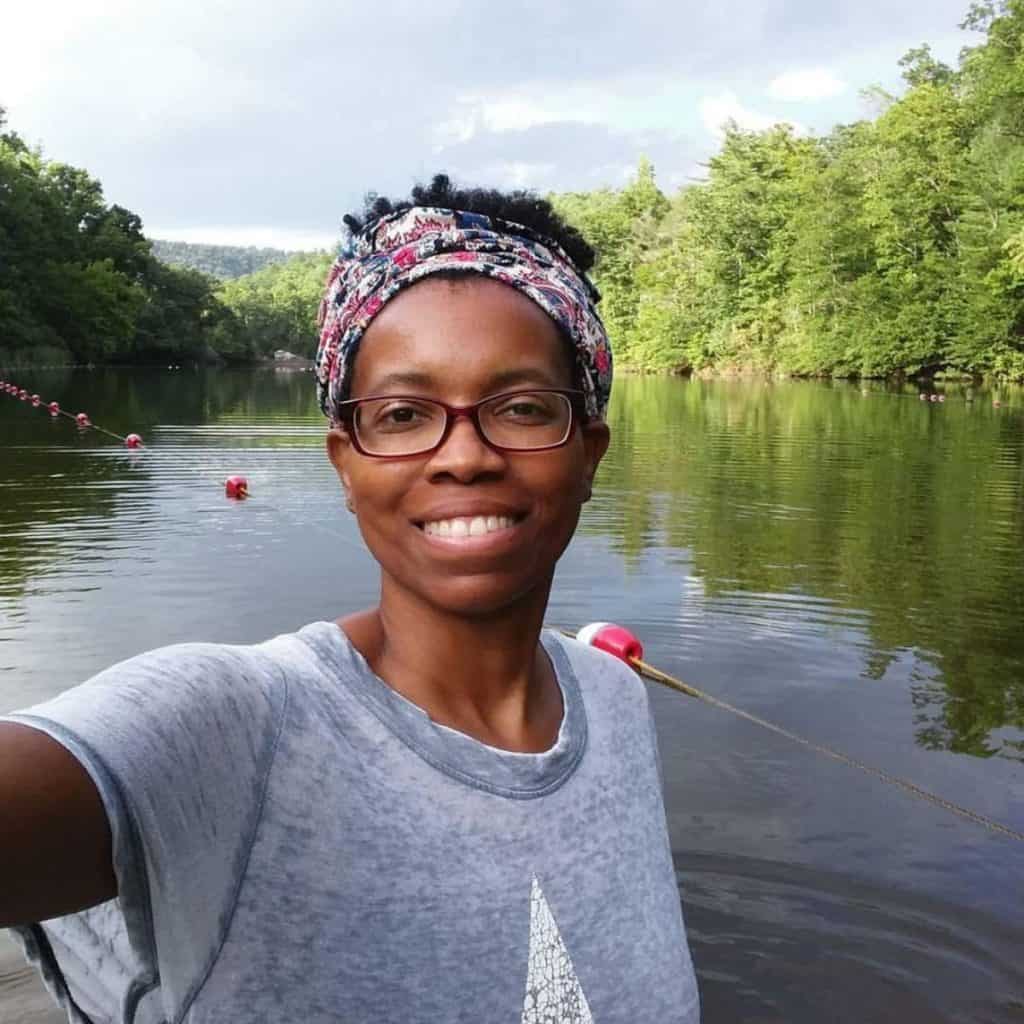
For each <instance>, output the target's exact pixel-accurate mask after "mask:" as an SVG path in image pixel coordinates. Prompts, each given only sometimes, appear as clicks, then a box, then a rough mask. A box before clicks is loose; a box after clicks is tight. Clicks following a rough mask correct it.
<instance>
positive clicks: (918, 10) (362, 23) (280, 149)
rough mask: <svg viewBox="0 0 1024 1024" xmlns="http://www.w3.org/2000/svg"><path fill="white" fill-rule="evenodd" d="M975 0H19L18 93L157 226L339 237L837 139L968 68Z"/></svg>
mask: <svg viewBox="0 0 1024 1024" xmlns="http://www.w3.org/2000/svg"><path fill="white" fill-rule="evenodd" d="M966 7H967V0H857V2H853V0H838V3H835V2H831V3H830V2H825V0H716V2H714V3H707V2H703V3H699V4H698V3H687V4H681V3H672V2H669V0H660V2H657V3H655V2H651V0H631V2H626V0H566V2H559V0H524V2H516V0H510V2H507V3H495V2H485V0H477V2H475V3H472V2H468V0H416V2H411V0H372V2H365V3H354V2H350V0H341V2H336V3H334V4H330V3H323V2H322V0H319V2H317V3H313V2H312V0H288V2H278V3H271V2H268V0H248V2H247V3H245V4H242V3H237V2H235V0H230V2H222V0H205V2H203V3H200V2H197V0H142V2H140V0H106V2H96V0H75V2H71V0H22V2H20V3H17V2H15V0H11V2H9V3H7V4H5V11H4V13H3V16H2V23H0V105H2V106H5V107H7V110H8V118H9V122H10V127H11V128H13V129H14V130H15V131H17V132H19V133H20V134H21V135H22V136H23V137H24V138H26V139H27V140H28V141H30V142H31V143H33V144H39V145H41V146H42V147H43V149H44V151H45V153H46V155H47V156H48V157H50V158H52V159H57V160H63V161H67V162H69V163H73V164H76V165H79V166H82V167H85V168H86V169H88V170H89V171H90V172H91V173H92V174H94V175H95V176H97V177H98V178H99V179H100V180H101V181H102V183H103V185H104V189H105V192H106V196H107V199H108V201H110V202H117V203H120V204H121V205H123V206H127V207H129V208H130V209H132V210H134V211H135V212H136V213H138V214H140V215H141V217H142V218H143V221H144V222H145V227H146V232H147V234H149V235H150V236H151V237H162V238H179V239H184V240H186V241H208V242H222V243H231V244H256V245H275V246H281V247H285V248H309V247H314V246H332V245H333V243H334V240H335V239H336V237H337V235H338V224H339V221H340V217H341V215H342V214H343V213H345V212H347V211H348V210H350V209H353V208H356V207H358V206H359V205H360V201H361V197H362V195H363V193H365V192H366V191H368V190H373V191H377V192H380V193H385V194H389V195H390V194H404V193H405V192H406V191H407V190H408V188H409V186H410V185H411V184H412V183H413V182H414V181H416V180H422V179H425V178H428V177H429V176H430V175H431V174H432V173H433V172H434V171H436V170H446V171H448V172H449V173H450V174H451V175H452V176H453V177H455V178H456V179H458V180H459V181H463V182H466V183H471V184H483V185H495V186H497V187H505V186H511V185H515V186H529V187H532V188H537V189H540V190H542V191H546V190H548V189H560V190H561V189H586V188H592V187H595V186H599V185H612V186H617V185H621V184H622V183H623V182H624V180H625V179H626V178H627V177H628V175H629V174H630V173H631V171H632V170H633V169H634V168H635V166H636V163H637V160H638V158H639V157H640V155H641V154H642V153H644V154H647V155H648V156H650V158H651V159H652V160H653V161H654V164H655V169H656V171H657V174H658V180H659V182H660V184H661V186H662V188H663V189H665V190H666V191H672V190H674V189H675V188H677V187H678V186H679V185H680V184H682V183H684V182H686V181H687V180H688V179H690V178H692V177H694V176H698V175H699V174H700V173H701V169H700V162H701V161H702V160H706V159H707V157H708V156H709V155H711V154H712V153H713V152H714V150H715V148H716V146H717V140H718V133H719V128H720V125H721V123H722V122H723V121H724V120H725V119H726V118H728V117H733V118H735V119H736V120H737V121H738V122H739V123H740V124H741V125H743V126H747V127H754V128H757V127H763V126H767V125H769V124H771V123H773V122H775V121H791V122H793V123H794V124H795V125H797V126H798V128H799V130H801V131H808V132H811V131H817V132H822V131H827V130H828V129H829V128H830V127H831V126H832V125H833V124H835V123H836V122H839V121H849V120H853V119H856V118H858V117H862V116H865V115H866V114H867V113H868V111H867V110H866V108H865V107H864V105H863V103H862V101H861V100H860V98H859V96H858V92H859V90H860V89H861V88H862V87H864V86H866V85H869V84H872V83H880V84H882V85H885V86H886V87H888V88H890V89H897V88H898V87H899V81H900V80H899V69H898V67H897V64H896V62H897V60H898V59H899V57H900V56H901V55H902V54H903V53H904V52H906V50H907V49H909V48H910V47H911V46H916V45H919V44H920V43H922V42H929V43H931V45H932V48H933V50H934V51H935V52H936V53H937V54H938V55H939V56H940V57H942V58H943V59H945V60H947V61H949V62H951V63H952V62H955V59H956V54H957V53H958V51H959V49H960V47H961V46H962V45H964V44H965V43H973V42H976V41H978V37H976V36H973V35H968V34H966V33H962V32H960V31H959V30H958V29H957V24H958V22H960V21H961V20H962V18H963V15H964V12H965V10H966Z"/></svg>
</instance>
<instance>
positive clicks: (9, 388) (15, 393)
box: [0, 380, 142, 448]
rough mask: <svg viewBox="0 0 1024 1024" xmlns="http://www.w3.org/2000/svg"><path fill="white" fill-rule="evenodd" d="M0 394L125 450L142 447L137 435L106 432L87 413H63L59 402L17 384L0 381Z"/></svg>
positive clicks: (105, 429) (140, 439) (104, 428)
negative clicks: (58, 418)
mask: <svg viewBox="0 0 1024 1024" xmlns="http://www.w3.org/2000/svg"><path fill="white" fill-rule="evenodd" d="M0 392H5V393H6V394H8V395H10V396H11V397H12V398H19V399H21V401H23V402H31V404H32V407H33V408H36V409H40V408H45V409H46V411H47V412H48V413H49V414H50V415H51V416H52V417H54V419H56V418H57V417H58V416H63V417H64V418H65V419H69V420H71V421H72V422H73V423H74V424H75V425H76V426H77V427H78V428H79V429H80V430H83V431H85V430H96V431H98V432H99V433H101V434H106V435H107V437H112V438H114V439H115V440H116V441H120V442H121V443H122V444H123V445H124V446H125V447H126V448H141V447H142V438H141V437H139V435H138V434H115V433H114V431H112V430H107V428H106V427H101V426H99V424H97V423H93V421H92V420H91V419H90V418H89V414H88V413H84V412H79V413H74V414H72V413H70V412H65V411H64V410H63V409H62V408H61V407H60V403H59V402H47V401H46V399H45V398H41V397H40V396H39V395H30V394H29V393H28V390H27V389H26V388H20V387H18V385H17V384H13V383H11V382H10V381H5V380H0Z"/></svg>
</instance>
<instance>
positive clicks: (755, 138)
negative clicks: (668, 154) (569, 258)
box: [555, 0, 1024, 378]
mask: <svg viewBox="0 0 1024 1024" xmlns="http://www.w3.org/2000/svg"><path fill="white" fill-rule="evenodd" d="M964 27H965V28H969V29H974V30H976V31H979V32H984V33H985V39H984V41H983V42H981V43H980V44H979V45H978V46H975V47H972V48H969V49H967V50H965V51H964V52H963V53H962V55H961V59H960V62H959V67H958V68H956V69H953V68H951V67H949V66H947V65H945V64H943V63H942V62H940V61H938V60H936V59H935V58H934V56H933V55H932V53H931V51H930V49H929V47H928V46H926V45H925V46H921V47H918V48H916V49H913V50H911V51H910V52H909V53H908V54H907V55H906V56H905V57H904V58H903V59H902V60H901V61H900V65H901V68H902V70H903V75H904V79H905V81H906V83H907V86H908V88H907V91H906V92H905V93H904V95H903V96H902V97H899V98H896V97H891V96H888V95H887V94H883V93H882V92H881V91H880V90H877V89H876V90H874V95H875V98H876V99H878V100H879V101H880V102H879V103H878V116H877V117H876V118H875V119H874V120H871V121H861V122H857V123H855V124H851V125H841V126H839V127H837V128H835V129H834V130H833V131H832V132H831V133H830V134H828V135H826V136H824V137H820V138H815V137H812V138H799V137H797V136H796V135H795V134H794V133H793V131H792V130H791V129H790V128H788V127H786V126H782V125H776V126H775V127H773V128H770V129H768V130H765V131H759V132H751V131H744V130H742V129H740V128H739V127H737V126H736V125H735V124H730V125H727V126H726V132H725V137H724V141H723V144H722V148H721V150H720V152H719V153H718V154H716V155H715V156H714V157H713V158H712V159H711V161H710V162H709V164H708V173H707V179H706V181H704V182H701V183H699V184H695V185H691V186H689V187H687V188H684V189H683V190H681V191H680V192H679V193H678V194H676V195H675V196H672V197H670V198H667V197H665V196H664V195H662V193H661V192H660V191H659V190H658V188H657V185H656V184H655V180H654V174H653V169H652V168H651V166H650V164H649V163H647V162H646V161H644V162H642V163H641V165H640V169H639V171H638V174H637V176H636V178H635V179H634V180H633V181H631V182H630V183H629V184H628V185H627V186H626V187H625V188H624V189H622V190H620V191H612V190H601V191H598V192H591V193H586V194H580V193H573V194H569V195H563V196H557V197H555V201H556V203H557V205H558V207H559V209H560V211H561V212H562V213H563V214H564V215H565V216H566V217H567V218H568V219H569V220H570V221H572V222H574V223H576V224H577V225H578V226H579V227H580V228H581V229H582V230H583V232H584V234H585V235H586V236H587V237H588V238H589V239H590V240H591V241H592V242H593V243H595V245H596V248H597V250H598V262H597V265H596V268H595V277H596V281H597V284H598V286H599V287H600V288H601V289H602V291H603V292H604V295H605V301H604V305H603V311H604V316H605V319H606V322H607V325H608V328H609V331H610V333H611V335H612V338H613V341H614V343H615V349H616V352H617V354H618V357H619V362H620V365H622V364H625V365H627V366H632V367H634V368H637V369H661V370H666V369H667V370H674V371H693V370H696V371H700V370H703V369H705V368H709V367H713V368H717V369H719V370H722V369H726V370H728V369H740V370H746V369H756V370H762V371H768V372H774V373H789V374H804V375H832V376H865V377H884V376H889V375H893V374H909V375H913V374H930V373H934V372H937V371H952V372H960V373H967V374H972V375H985V374H991V375H996V376H1003V377H1012V378H1024V282H1022V277H1024V273H1022V266H1024V241H1022V239H1024V0H1002V2H999V3H996V2H991V3H976V4H975V5H974V6H973V7H972V8H971V9H970V11H969V12H968V15H967V19H966V21H965V22H964Z"/></svg>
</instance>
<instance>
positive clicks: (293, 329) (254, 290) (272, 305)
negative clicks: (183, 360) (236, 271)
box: [214, 253, 331, 360]
mask: <svg viewBox="0 0 1024 1024" xmlns="http://www.w3.org/2000/svg"><path fill="white" fill-rule="evenodd" d="M330 263H331V257H330V255H328V254H327V253H307V254H304V255H301V256H294V257H292V258H291V259H290V260H289V261H288V262H287V263H282V264H280V265H278V266H272V267H266V268H265V269H263V270H260V271H258V272H257V273H255V274H250V275H248V276H247V277H240V278H238V279H237V280H234V281H225V282H224V283H223V284H222V285H221V287H220V289H219V290H218V297H219V298H220V300H221V302H222V303H223V304H224V306H225V307H226V309H227V316H226V317H225V318H224V320H223V321H222V322H221V323H220V324H219V325H218V327H217V329H216V330H215V331H214V348H216V350H217V351H218V352H219V353H220V354H221V355H223V356H225V357H226V358H230V359H239V360H244V359H252V358H254V357H259V356H268V355H270V354H271V353H272V352H274V350H275V349H286V350H288V351H290V352H294V353H295V354H296V355H305V356H306V357H307V358H311V357H312V354H313V351H314V350H315V348H316V344H315V339H316V312H317V309H318V307H319V305H320V296H321V294H322V293H323V288H324V281H325V280H326V279H327V270H328V268H329V267H330Z"/></svg>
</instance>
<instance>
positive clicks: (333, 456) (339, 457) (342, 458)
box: [327, 426, 353, 510]
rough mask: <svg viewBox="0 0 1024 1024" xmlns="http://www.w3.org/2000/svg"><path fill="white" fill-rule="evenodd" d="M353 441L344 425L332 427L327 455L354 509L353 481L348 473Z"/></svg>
mask: <svg viewBox="0 0 1024 1024" xmlns="http://www.w3.org/2000/svg"><path fill="white" fill-rule="evenodd" d="M352 452H353V448H352V442H351V440H350V439H349V436H348V434H347V433H346V431H345V428H344V427H338V426H335V427H331V428H330V430H328V431H327V457H328V458H329V459H330V460H331V465H332V466H334V471H335V472H336V473H337V474H338V479H339V480H340V481H341V486H342V487H343V488H344V490H345V502H346V504H347V505H348V507H349V509H350V510H351V509H352V481H351V480H350V478H349V474H348V461H349V459H350V458H351V457H352Z"/></svg>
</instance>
